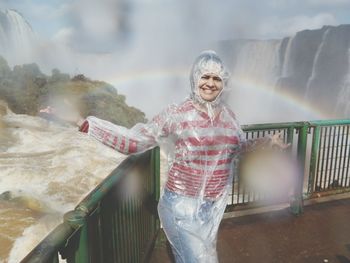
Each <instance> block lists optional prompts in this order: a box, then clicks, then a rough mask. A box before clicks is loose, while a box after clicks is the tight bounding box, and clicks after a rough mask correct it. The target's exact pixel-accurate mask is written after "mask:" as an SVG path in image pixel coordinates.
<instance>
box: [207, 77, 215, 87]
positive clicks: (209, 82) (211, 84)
mask: <svg viewBox="0 0 350 263" xmlns="http://www.w3.org/2000/svg"><path fill="white" fill-rule="evenodd" d="M207 85H208V86H209V87H213V86H214V80H213V78H209V79H208V81H207Z"/></svg>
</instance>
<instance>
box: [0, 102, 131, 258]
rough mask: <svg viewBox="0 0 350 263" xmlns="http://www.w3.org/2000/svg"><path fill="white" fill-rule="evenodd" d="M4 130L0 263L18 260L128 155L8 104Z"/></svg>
mask: <svg viewBox="0 0 350 263" xmlns="http://www.w3.org/2000/svg"><path fill="white" fill-rule="evenodd" d="M1 115H2V116H1ZM0 131H1V132H0V149H1V152H0V171H1V172H0V173H1V176H0V244H1V246H0V262H19V261H20V259H21V258H23V256H25V255H26V254H27V253H28V252H29V251H30V250H31V249H32V248H33V247H34V246H35V245H36V244H37V243H38V242H39V241H40V240H41V239H42V238H43V237H45V236H46V235H47V234H48V233H49V231H50V230H51V229H53V228H54V227H55V226H56V225H57V224H59V223H60V222H61V221H62V216H63V214H64V213H65V212H67V211H69V210H71V209H73V208H74V206H75V205H76V204H77V203H78V202H79V200H80V199H81V198H83V197H84V196H85V195H86V194H87V192H88V191H90V190H92V189H93V188H94V187H95V186H96V185H97V184H98V183H99V182H100V181H101V180H102V179H103V178H104V177H106V176H107V175H108V174H109V173H110V172H111V171H112V170H113V169H114V168H115V167H116V166H117V165H118V164H119V163H120V162H121V161H122V160H123V159H125V158H126V156H124V155H121V154H119V153H117V152H115V151H113V150H112V149H109V148H108V147H106V146H104V145H102V144H100V143H98V142H96V141H94V140H93V139H91V138H90V137H88V136H86V135H85V134H82V133H79V132H78V131H77V129H76V128H74V127H70V126H67V127H66V126H62V125H58V124H55V123H52V122H49V121H47V120H44V119H42V118H40V117H32V116H28V115H17V114H13V113H11V112H10V111H9V110H8V109H6V108H5V107H4V106H0Z"/></svg>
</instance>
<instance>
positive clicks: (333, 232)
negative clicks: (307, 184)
mask: <svg viewBox="0 0 350 263" xmlns="http://www.w3.org/2000/svg"><path fill="white" fill-rule="evenodd" d="M217 249H218V254H219V262H220V263H234V262H238V263H257V262H259V263H289V262H290V263H304V262H305V263H324V262H329V263H350V199H343V200H336V201H329V202H325V203H319V204H314V205H310V206H306V207H305V208H304V213H303V214H302V215H301V216H298V217H296V216H293V215H292V214H290V212H289V211H288V209H284V210H280V211H274V212H268V213H264V214H258V215H249V216H242V217H237V218H229V219H224V220H223V221H222V223H221V226H220V230H219V236H218V246H217ZM150 262H152V263H168V262H172V261H171V260H170V256H169V254H168V251H167V246H166V242H165V237H164V236H163V238H162V236H161V237H160V239H159V240H158V242H157V244H156V248H155V250H154V252H153V255H152V258H151V261H150Z"/></svg>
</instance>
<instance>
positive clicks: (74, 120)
mask: <svg viewBox="0 0 350 263" xmlns="http://www.w3.org/2000/svg"><path fill="white" fill-rule="evenodd" d="M63 103H64V105H63V106H62V107H60V108H55V107H51V106H47V107H46V108H44V109H40V110H39V112H41V113H47V114H50V115H52V116H54V117H56V118H57V119H59V120H62V121H66V122H69V123H71V124H74V125H77V126H78V127H80V126H81V125H82V124H83V122H84V119H83V118H82V117H81V116H80V114H79V111H78V110H77V109H76V107H75V106H73V105H72V104H71V103H70V102H68V101H67V100H66V99H65V100H63Z"/></svg>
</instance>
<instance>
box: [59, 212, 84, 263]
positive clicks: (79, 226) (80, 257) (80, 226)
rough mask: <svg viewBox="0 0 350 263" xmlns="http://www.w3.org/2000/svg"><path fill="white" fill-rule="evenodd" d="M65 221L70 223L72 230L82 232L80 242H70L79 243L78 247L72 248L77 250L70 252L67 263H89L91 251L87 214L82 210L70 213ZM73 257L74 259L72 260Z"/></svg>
mask: <svg viewBox="0 0 350 263" xmlns="http://www.w3.org/2000/svg"><path fill="white" fill-rule="evenodd" d="M64 221H65V222H66V223H68V224H69V225H70V226H71V227H72V228H74V229H76V230H78V231H80V234H79V235H78V240H69V242H70V241H72V242H77V243H78V244H77V245H76V246H74V245H73V246H70V248H73V249H76V250H75V251H69V252H68V253H67V254H69V257H68V258H67V262H75V263H88V262H89V251H88V231H87V224H86V214H85V213H84V212H83V211H80V210H74V211H69V212H67V213H66V214H65V215H64ZM70 257H72V258H70ZM70 259H73V260H70Z"/></svg>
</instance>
